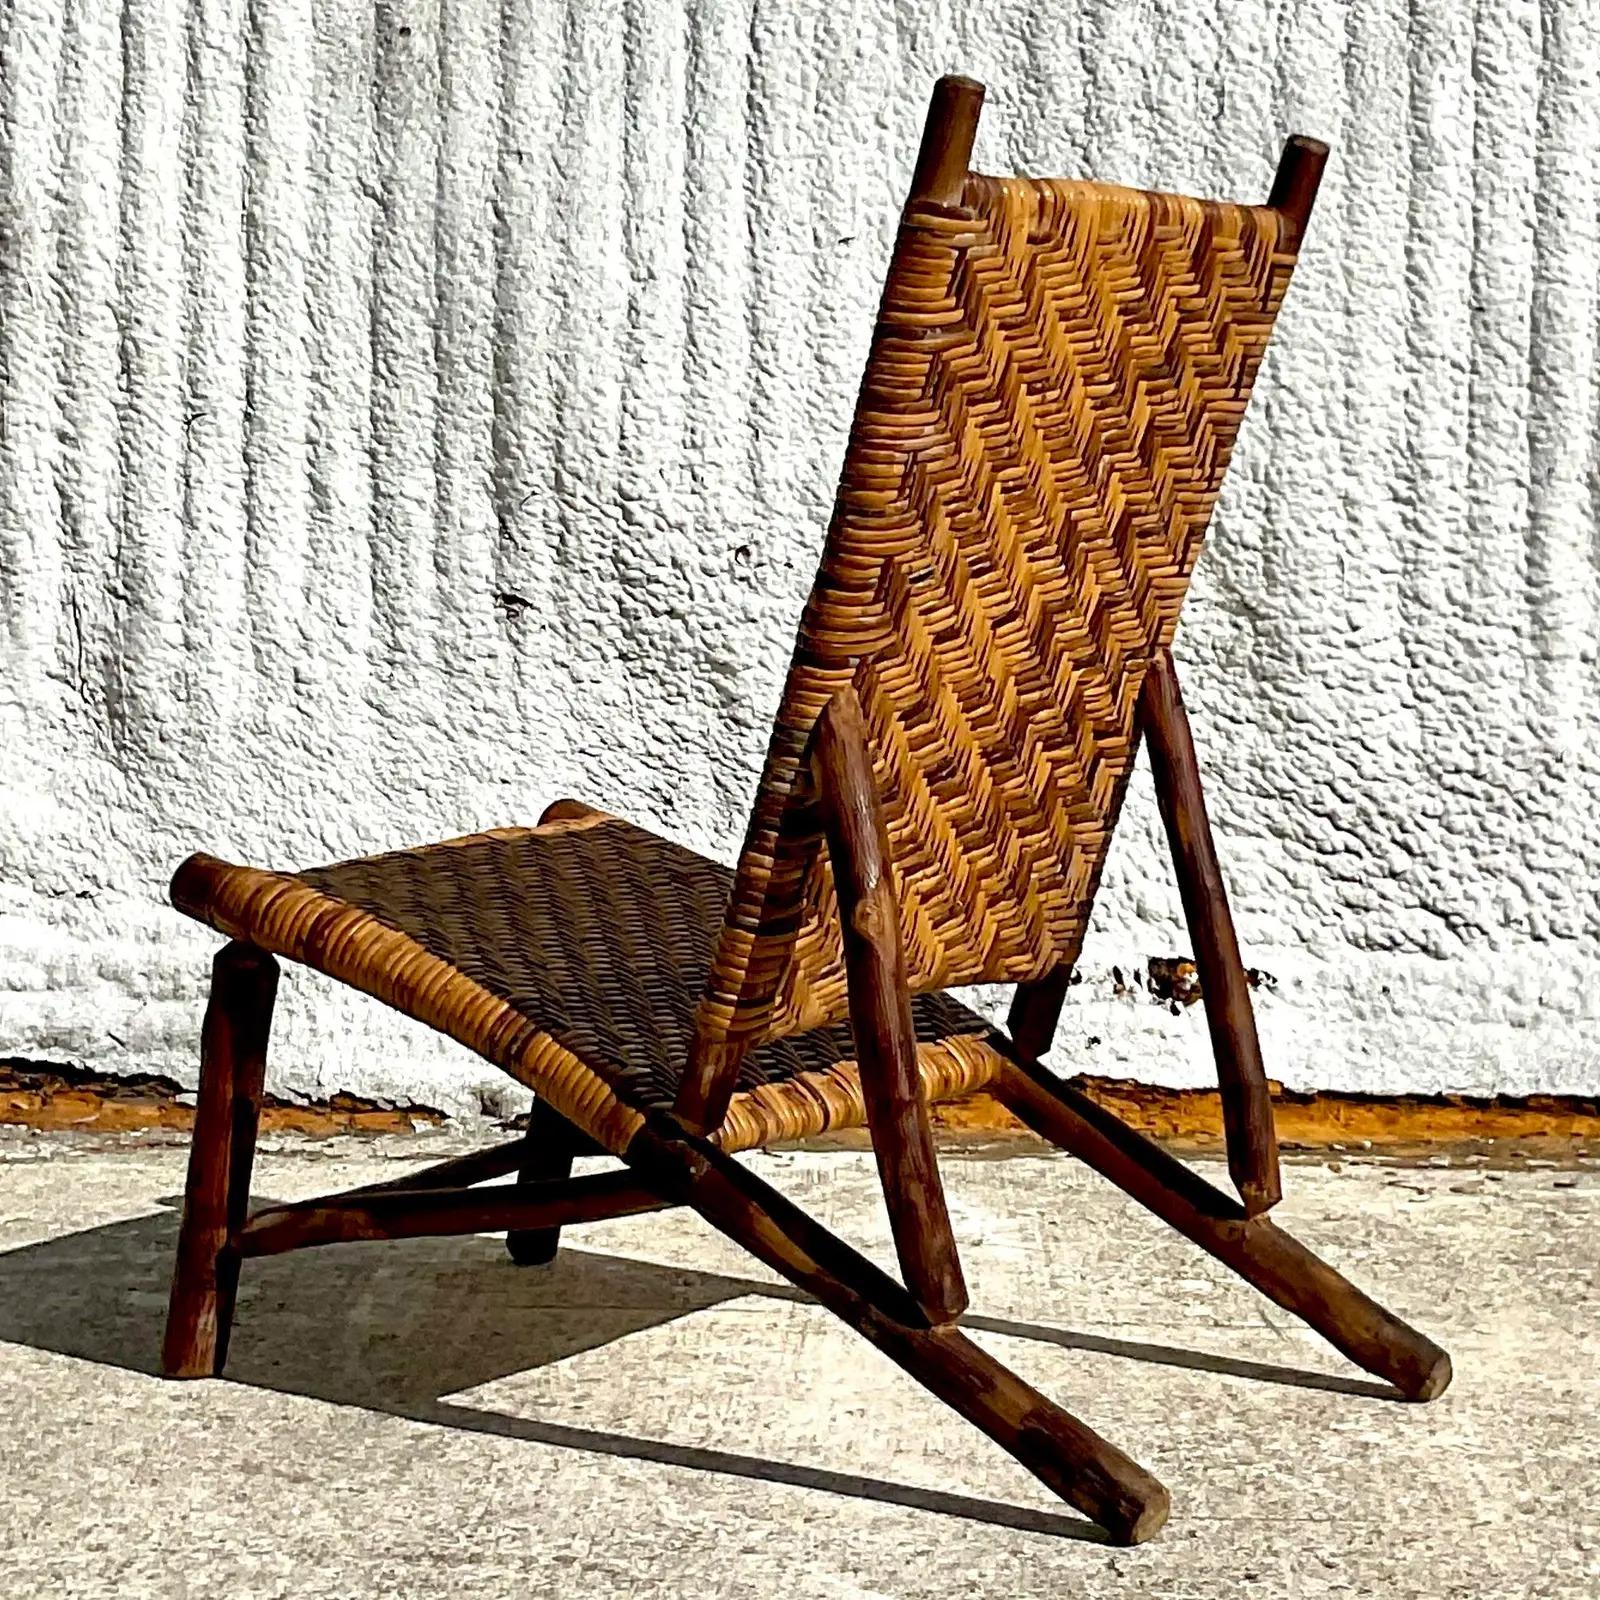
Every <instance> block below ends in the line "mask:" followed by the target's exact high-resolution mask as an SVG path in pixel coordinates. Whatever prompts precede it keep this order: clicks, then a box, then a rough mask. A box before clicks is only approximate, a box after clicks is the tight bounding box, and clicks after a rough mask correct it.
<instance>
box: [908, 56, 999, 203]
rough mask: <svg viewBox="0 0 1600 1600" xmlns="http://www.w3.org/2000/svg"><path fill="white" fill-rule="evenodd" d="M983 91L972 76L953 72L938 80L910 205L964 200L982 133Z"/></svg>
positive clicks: (929, 106) (924, 133)
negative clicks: (974, 145)
mask: <svg viewBox="0 0 1600 1600" xmlns="http://www.w3.org/2000/svg"><path fill="white" fill-rule="evenodd" d="M983 92H984V91H983V85H982V84H981V83H976V82H974V81H973V80H972V79H971V78H960V77H954V76H951V77H945V78H941V79H940V80H939V81H938V82H937V83H936V84H934V86H933V97H932V99H931V100H930V101H929V102H928V120H927V122H926V123H925V124H924V126H923V130H922V145H921V147H920V148H919V149H918V151H917V165H916V169H915V171H914V172H913V173H912V175H911V193H910V195H909V196H908V198H907V201H906V203H907V204H908V205H909V204H911V203H912V202H913V201H917V200H922V201H931V202H932V203H933V204H934V205H941V206H957V205H960V204H961V192H962V190H963V188H964V187H965V186H966V181H967V169H968V167H969V166H970V165H971V162H972V142H973V140H974V139H975V138H976V137H977V133H978V116H979V113H980V112H981V111H982V110H983Z"/></svg>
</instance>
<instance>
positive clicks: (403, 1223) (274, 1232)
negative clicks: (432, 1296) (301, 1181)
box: [233, 1171, 671, 1257]
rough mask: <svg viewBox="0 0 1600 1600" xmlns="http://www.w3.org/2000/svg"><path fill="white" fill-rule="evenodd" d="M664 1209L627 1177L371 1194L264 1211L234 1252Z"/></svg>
mask: <svg viewBox="0 0 1600 1600" xmlns="http://www.w3.org/2000/svg"><path fill="white" fill-rule="evenodd" d="M670 1203H671V1202H670V1201H668V1200H666V1199H664V1198H663V1197H662V1196H661V1195H660V1194H658V1193H657V1192H656V1191H655V1190H654V1189H652V1188H650V1187H649V1186H648V1185H647V1184H644V1183H641V1182H640V1181H639V1179H638V1177H637V1176H636V1175H635V1174H634V1173H632V1172H628V1171H621V1172H597V1173H591V1174H588V1175H586V1176H584V1177H581V1178H571V1179H568V1180H566V1181H565V1182H560V1183H542V1184H532V1183H530V1184H517V1185H511V1184H499V1185H495V1186H493V1187H491V1188H487V1189H472V1188H453V1189H391V1190H384V1191H379V1192H373V1191H370V1190H369V1191H366V1192H363V1193H354V1194H346V1195H324V1196H322V1197H321V1198H320V1199H316V1200H302V1201H298V1202H296V1203H295V1204H293V1205H283V1206H269V1207H267V1208H265V1209H264V1210H261V1211H258V1212H257V1213H256V1214H255V1215H254V1216H253V1217H251V1218H250V1219H249V1221H248V1222H246V1223H245V1224H244V1225H243V1226H242V1227H241V1228H240V1229H239V1230H238V1232H237V1233H236V1234H235V1236H234V1238H233V1248H234V1250H235V1251H236V1252H237V1254H238V1255H240V1256H246V1257H248V1256H272V1255H280V1254H282V1253H283V1252H284V1251H286V1250H303V1249H306V1248H307V1247H308V1246H311V1245H319V1244H349V1243H352V1242H355V1241H357V1240H364V1239H423V1238H433V1237H436V1236H442V1235H446V1234H462V1233H500V1232H502V1231H516V1230H529V1229H545V1228H557V1229H559V1228H561V1227H563V1226H564V1225H565V1224H567V1223H572V1222H599V1221H601V1220H603V1219H604V1218H607V1217H631V1216H635V1215H637V1214H638V1213H639V1212H641V1211H658V1210H660V1209H662V1208H663V1207H664V1206H667V1205H669V1204H670Z"/></svg>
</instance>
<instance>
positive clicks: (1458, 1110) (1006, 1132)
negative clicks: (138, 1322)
mask: <svg viewBox="0 0 1600 1600" xmlns="http://www.w3.org/2000/svg"><path fill="white" fill-rule="evenodd" d="M1074 1082H1075V1083H1076V1084H1077V1086H1078V1087H1079V1088H1081V1089H1082V1090H1083V1091H1084V1092H1085V1093H1086V1094H1088V1095H1089V1096H1090V1097H1091V1098H1092V1099H1094V1100H1096V1101H1098V1102H1099V1103H1100V1104H1101V1105H1104V1106H1106V1107H1108V1108H1109V1109H1111V1110H1113V1111H1115V1112H1116V1113H1117V1115H1118V1116H1120V1117H1122V1118H1123V1120H1124V1121H1126V1122H1127V1123H1129V1124H1130V1125H1131V1126H1132V1127H1134V1128H1137V1129H1138V1130H1139V1131H1140V1132H1141V1133H1145V1134H1148V1135H1150V1136H1151V1137H1152V1138H1155V1139H1159V1140H1160V1141H1161V1143H1162V1144H1164V1145H1166V1146H1168V1147H1169V1148H1170V1149H1173V1150H1176V1151H1178V1152H1179V1153H1182V1154H1197V1155H1208V1154H1209V1155H1215V1154H1219V1153H1220V1151H1221V1146H1222V1107H1221V1102H1220V1100H1219V1098H1218V1095H1217V1093H1216V1091H1215V1090H1206V1089H1166V1088H1161V1087H1158V1086H1155V1085H1151V1084H1144V1083H1134V1082H1131V1081H1128V1080H1125V1079H1117V1078H1093V1077H1080V1078H1077V1079H1075V1080H1074ZM1273 1101H1274V1109H1275V1111H1276V1115H1277V1124H1278V1137H1279V1140H1280V1142H1281V1144H1282V1147H1283V1149H1284V1150H1285V1151H1286V1152H1288V1153H1291V1154H1292V1153H1294V1152H1297V1151H1305V1152H1320V1153H1322V1154H1325V1155H1334V1156H1337V1155H1339V1154H1341V1153H1351V1154H1366V1153H1377V1154H1382V1155H1387V1156H1395V1157H1404V1156H1416V1157H1418V1158H1426V1157H1430V1156H1436V1155H1448V1156H1460V1155H1470V1154H1472V1153H1473V1152H1475V1151H1478V1152H1482V1153H1484V1154H1485V1155H1494V1156H1497V1157H1502V1158H1509V1159H1514V1160H1523V1161H1528V1160H1545V1161H1555V1162H1560V1163H1562V1164H1565V1163H1567V1162H1571V1161H1577V1160H1585V1159H1596V1158H1600V1100H1593V1099H1583V1098H1578V1097H1576V1096H1562V1095H1530V1096H1526V1097H1515V1096H1510V1095H1501V1096H1497V1097H1494V1098H1492V1099H1475V1098H1472V1097H1469V1096H1465V1095H1396V1096H1382V1095H1361V1094H1339V1093H1309V1094H1307V1093H1297V1092H1295V1091H1293V1090H1286V1089H1284V1088H1282V1087H1281V1085H1276V1084H1275V1085H1274V1086H1273ZM193 1107H194V1093H193V1091H192V1090H185V1089H184V1088H183V1087H182V1085H180V1084H178V1083H176V1082H174V1081H173V1080H172V1079H171V1078H163V1077H158V1076H154V1075H150V1074H137V1075H132V1076H128V1077H111V1076H107V1075H106V1074H103V1073H95V1072H88V1071H85V1070H83V1069H81V1068H74V1067H67V1066H52V1065H48V1064H44V1063H39V1062H27V1061H0V1124H4V1125H8V1126H12V1127H24V1128H33V1129H36V1130H38V1131H40V1132H49V1133H58V1132H82V1133H96V1134H121V1133H136V1132H141V1131H148V1130H171V1131H174V1132H187V1131H188V1130H189V1128H190V1127H191V1125H192V1124H193V1121H194V1109H193ZM447 1120H448V1119H447V1117H446V1115H445V1113H444V1112H442V1111H439V1110H436V1109H435V1108H433V1107H431V1106H411V1105H406V1106H401V1105H394V1104H390V1103H386V1102H380V1101H376V1100H364V1099H362V1098H360V1097H359V1096H357V1095H351V1094H336V1095H333V1096H331V1097H330V1098H329V1099H326V1100H312V1101H304V1102H296V1101H290V1100H285V1099H281V1098H279V1097H278V1096H275V1095H268V1097H267V1100H266V1103H265V1105H264V1106H263V1109H262V1131H263V1132H265V1133H277V1134H283V1133H292V1134H300V1135H304V1136H306V1137H309V1138H326V1137H329V1136H331V1135H334V1134H396V1133H412V1132H415V1131H418V1130H419V1129H422V1128H426V1127H436V1126H438V1125H440V1124H441V1123H444V1122H445V1121H447ZM481 1120H482V1121H484V1122H485V1123H486V1124H487V1123H489V1122H490V1121H491V1120H493V1119H490V1118H483V1119H481ZM523 1121H524V1119H523V1118H521V1117H517V1118H512V1119H509V1121H508V1122H507V1123H506V1124H503V1125H509V1126H517V1125H520V1124H521V1123H522V1122H523ZM934 1122H935V1125H936V1127H937V1128H938V1130H939V1133H940V1135H941V1138H942V1141H943V1142H944V1143H945V1144H947V1145H955V1146H966V1147H979V1148H984V1149H992V1150H994V1151H996V1152H998V1153H1010V1152H1013V1151H1017V1152H1020V1151H1021V1150H1024V1149H1026V1148H1028V1147H1029V1146H1036V1145H1037V1144H1038V1141H1037V1140H1036V1139H1035V1138H1034V1136H1033V1135H1032V1134H1031V1133H1029V1132H1028V1131H1027V1130H1026V1129H1025V1128H1023V1127H1022V1125H1021V1124H1020V1123H1019V1122H1018V1121H1017V1120H1016V1119H1015V1118H1014V1117H1013V1116H1012V1115H1011V1113H1010V1112H1009V1111H1007V1110H1006V1109H1005V1107H1004V1106H1002V1105H1001V1104H1000V1103H999V1102H998V1101H997V1100H993V1099H991V1098H990V1097H989V1096H988V1095H982V1094H978V1095H971V1096H968V1097H967V1098H966V1099H964V1100H956V1101H952V1102H950V1103H949V1104H946V1105H941V1106H938V1107H936V1108H935V1111H934ZM865 1140H866V1135H865V1133H864V1132H863V1131H862V1130H859V1129H853V1130H850V1131H849V1132H846V1133H840V1134H833V1135H829V1136H827V1137H826V1138H824V1139H822V1140H817V1141H811V1142H813V1143H822V1144H835V1145H837V1144H848V1145H854V1144H863V1143H865Z"/></svg>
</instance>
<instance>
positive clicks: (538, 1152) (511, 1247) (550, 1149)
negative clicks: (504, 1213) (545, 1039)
mask: <svg viewBox="0 0 1600 1600" xmlns="http://www.w3.org/2000/svg"><path fill="white" fill-rule="evenodd" d="M527 1144H528V1154H527V1157H526V1159H525V1160H524V1161H523V1163H522V1165H521V1166H520V1167H519V1168H518V1169H517V1183H518V1184H519V1185H521V1184H535V1183H560V1182H563V1181H564V1180H565V1179H567V1178H570V1177H571V1176H572V1162H573V1158H574V1157H575V1156H576V1155H578V1154H579V1150H580V1137H579V1136H577V1132H576V1130H575V1129H574V1128H573V1126H572V1125H571V1123H569V1122H568V1121H567V1120H566V1118H565V1117H562V1116H560V1115H558V1114H557V1113H556V1112H554V1111H552V1110H551V1109H550V1107H549V1106H547V1105H546V1104H545V1103H544V1101H543V1100H535V1101H534V1103H533V1110H532V1111H531V1112H530V1113H529V1114H528V1136H527ZM560 1248H561V1229H560V1228H558V1227H556V1228H514V1229H512V1231H511V1232H510V1233H508V1234H507V1235H506V1251H507V1253H508V1254H509V1255H510V1257H511V1259H512V1260H513V1261H515V1262H516V1264H517V1265H518V1266H519V1267H542V1266H546V1265H548V1264H549V1263H550V1262H552V1261H554V1260H555V1258H556V1251H557V1250H559V1249H560Z"/></svg>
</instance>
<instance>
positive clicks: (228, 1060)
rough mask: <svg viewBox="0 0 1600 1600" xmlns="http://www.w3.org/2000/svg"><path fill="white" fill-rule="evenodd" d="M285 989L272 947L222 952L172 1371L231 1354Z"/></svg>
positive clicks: (179, 1269) (179, 1279) (190, 1187)
mask: <svg viewBox="0 0 1600 1600" xmlns="http://www.w3.org/2000/svg"><path fill="white" fill-rule="evenodd" d="M277 988H278V963H277V962H276V961H275V960H274V959H273V958H272V956H270V955H269V954H267V952H266V951H264V950H258V949H256V948H255V946H253V945H248V944H241V943H237V942H235V943H233V944H229V945H226V946H224V948H223V949H222V950H221V951H219V952H218V954H217V958H216V961H215V962H214V964H213V966H212V969H211V1000H210V1004H209V1005H208V1006H207V1007H206V1017H205V1024H204V1028H203V1031H202V1033H201V1043H200V1095H199V1103H198V1106H197V1108H196V1110H195V1119H194V1137H193V1139H192V1141H191V1143H190V1146H189V1177H188V1183H187V1185H186V1187H185V1189H184V1199H183V1223H182V1226H181V1228H180V1229H179V1233H178V1260H177V1266H176V1268H175V1270H174V1272H173V1278H172V1299H171V1302H170V1305H169V1308H168V1311H167V1331H166V1338H165V1340H164V1342H163V1344H162V1350H161V1370H162V1372H163V1374H165V1376H167V1377H169V1378H209V1377H214V1376H215V1375H216V1374H217V1373H219V1372H221V1371H222V1366H223V1363H224V1362H225V1361H226V1360H227V1357H228V1333H229V1330H230V1328H231V1326H232V1323H233V1304H234V1296H235V1293H236V1291H237V1289H238V1284H239V1257H238V1254H237V1252H236V1251H235V1250H234V1249H233V1248H232V1245H231V1243H230V1241H231V1239H232V1237H233V1235H234V1234H236V1233H237V1232H238V1231H239V1229H240V1228H242V1227H243V1225H244V1220H245V1214H246V1209H247V1207H248V1205H249V1200H250V1170H251V1167H252V1165H253V1164H254V1159H255V1145H256V1127H257V1123H258V1121H259V1119H260V1114H261V1085H262V1080H263V1078H264V1076H265V1074H266V1065H267V1035H268V1033H269V1031H270V1029H271V1026H272V1002H273V998H274V996H275V995H276V993H277Z"/></svg>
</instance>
